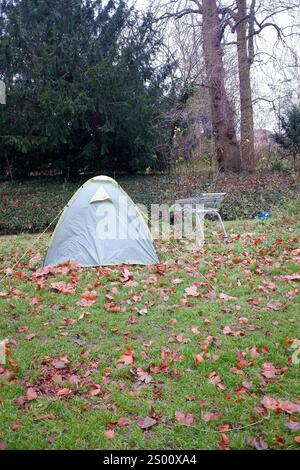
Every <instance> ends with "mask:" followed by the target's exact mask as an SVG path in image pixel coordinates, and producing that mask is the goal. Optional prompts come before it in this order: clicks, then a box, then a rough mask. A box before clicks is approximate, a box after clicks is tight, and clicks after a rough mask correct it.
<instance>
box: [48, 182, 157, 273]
mask: <svg viewBox="0 0 300 470" xmlns="http://www.w3.org/2000/svg"><path fill="white" fill-rule="evenodd" d="M68 260H71V261H76V262H78V264H79V265H80V266H99V265H116V264H122V263H126V264H154V263H157V262H158V261H159V260H158V257H157V254H156V252H155V249H154V247H153V243H152V239H151V234H150V231H149V228H148V226H147V223H146V222H145V220H144V218H143V216H142V213H141V211H140V210H139V208H138V207H137V206H136V205H135V204H134V203H133V201H132V200H131V199H130V197H129V196H128V195H127V194H126V192H125V191H124V190H123V189H122V188H121V187H120V186H119V185H118V183H117V182H116V181H115V180H113V179H112V178H110V177H108V176H95V177H94V178H91V179H90V180H88V181H87V182H86V183H84V185H83V186H81V188H79V189H78V191H77V192H76V193H75V194H74V195H73V197H72V198H71V199H70V201H69V202H68V204H67V205H66V207H65V208H64V210H63V212H62V214H61V216H60V219H59V221H58V223H57V226H56V228H55V230H54V232H53V235H52V238H51V241H50V245H49V248H48V251H47V254H46V258H45V262H44V265H49V264H51V265H57V264H60V263H62V262H65V261H68Z"/></svg>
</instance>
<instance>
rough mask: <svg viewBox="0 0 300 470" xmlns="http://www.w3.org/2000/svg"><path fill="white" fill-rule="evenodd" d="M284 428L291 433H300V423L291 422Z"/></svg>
mask: <svg viewBox="0 0 300 470" xmlns="http://www.w3.org/2000/svg"><path fill="white" fill-rule="evenodd" d="M284 427H285V428H287V429H289V430H290V431H300V423H298V422H297V421H289V422H288V423H285V425H284Z"/></svg>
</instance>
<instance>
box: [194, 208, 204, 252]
mask: <svg viewBox="0 0 300 470" xmlns="http://www.w3.org/2000/svg"><path fill="white" fill-rule="evenodd" d="M196 218H197V221H198V225H199V230H200V233H201V238H202V243H203V244H204V243H205V235H204V216H203V225H202V223H201V218H200V216H199V214H198V213H197V212H196Z"/></svg>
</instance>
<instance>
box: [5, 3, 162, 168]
mask: <svg viewBox="0 0 300 470" xmlns="http://www.w3.org/2000/svg"><path fill="white" fill-rule="evenodd" d="M1 18H2V19H1V22H0V28H1V29H0V31H1V46H0V60H1V63H2V64H4V66H3V71H2V75H1V76H0V78H3V79H4V81H5V83H6V86H7V105H6V106H2V108H1V111H0V112H1V116H0V126H1V127H0V163H1V166H2V167H3V168H5V172H7V168H8V167H9V168H10V170H11V171H14V173H17V174H21V175H25V174H28V173H29V172H30V171H32V170H36V171H41V170H48V169H49V168H53V169H60V170H62V171H63V172H67V173H77V172H78V171H94V172H96V171H100V170H102V169H116V170H137V169H139V168H144V167H145V166H147V165H149V164H151V161H152V158H153V153H154V147H155V145H156V143H157V142H158V140H159V139H160V138H161V131H160V127H159V125H158V123H159V119H160V110H161V107H162V106H163V103H164V100H165V92H166V87H167V78H168V76H169V75H170V72H171V66H170V65H169V63H167V64H165V65H164V66H163V67H158V66H157V65H156V66H155V60H156V58H157V55H158V54H159V51H160V48H161V46H162V43H161V39H160V38H159V37H158V36H157V33H155V32H154V29H153V28H152V17H151V15H149V14H146V15H144V16H141V15H140V14H139V13H138V12H137V11H136V10H135V9H134V8H133V7H128V6H126V2H125V1H124V0H116V1H112V0H111V1H109V2H108V3H107V4H106V6H105V7H103V6H102V2H101V1H100V0H85V1H84V0H63V1H62V0H17V1H12V0H6V1H5V2H2V15H1Z"/></svg>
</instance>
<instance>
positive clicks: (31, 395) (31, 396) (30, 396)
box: [26, 387, 38, 401]
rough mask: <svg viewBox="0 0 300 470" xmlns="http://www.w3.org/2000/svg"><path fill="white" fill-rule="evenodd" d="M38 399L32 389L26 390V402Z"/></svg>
mask: <svg viewBox="0 0 300 470" xmlns="http://www.w3.org/2000/svg"><path fill="white" fill-rule="evenodd" d="M37 397H38V394H37V393H36V391H35V390H34V388H31V387H30V388H28V389H27V392H26V398H27V400H28V401H32V400H35V399H36V398H37Z"/></svg>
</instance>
